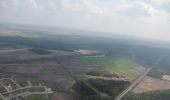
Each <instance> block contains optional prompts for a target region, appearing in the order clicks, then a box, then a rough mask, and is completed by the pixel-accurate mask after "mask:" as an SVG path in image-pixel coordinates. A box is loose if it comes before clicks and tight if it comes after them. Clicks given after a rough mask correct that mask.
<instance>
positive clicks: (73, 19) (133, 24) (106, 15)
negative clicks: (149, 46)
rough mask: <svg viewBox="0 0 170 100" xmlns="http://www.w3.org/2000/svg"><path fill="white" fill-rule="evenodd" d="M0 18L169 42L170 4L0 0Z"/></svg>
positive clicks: (160, 0) (169, 0)
mask: <svg viewBox="0 0 170 100" xmlns="http://www.w3.org/2000/svg"><path fill="white" fill-rule="evenodd" d="M0 14H1V16H0V21H8V22H16V23H26V24H40V25H50V26H63V27H73V28H78V29H88V30H96V31H104V32H113V33H116V32H117V33H123V34H126V35H135V36H142V37H153V38H159V37H161V38H167V39H168V38H170V36H169V34H170V29H169V28H168V27H169V26H170V0H41V2H40V0H0ZM167 36H169V37H167Z"/></svg>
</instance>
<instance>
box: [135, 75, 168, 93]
mask: <svg viewBox="0 0 170 100" xmlns="http://www.w3.org/2000/svg"><path fill="white" fill-rule="evenodd" d="M166 89H170V82H168V81H164V80H161V79H157V78H153V77H149V76H146V77H145V78H144V79H143V80H142V81H141V82H140V83H139V84H138V85H137V86H136V87H135V88H134V89H133V92H135V93H143V92H149V91H157V90H166Z"/></svg>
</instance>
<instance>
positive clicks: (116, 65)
mask: <svg viewBox="0 0 170 100" xmlns="http://www.w3.org/2000/svg"><path fill="white" fill-rule="evenodd" d="M83 59H84V60H86V61H87V62H89V63H90V64H93V65H95V66H97V67H99V68H101V69H102V70H104V71H108V72H117V73H120V74H122V75H123V76H126V77H128V78H129V79H130V80H133V79H135V78H137V77H138V76H139V75H140V74H141V73H143V72H144V71H145V68H143V69H144V70H143V71H142V72H140V73H139V72H137V71H136V70H138V68H141V65H139V64H137V63H135V62H133V61H131V60H128V59H126V58H122V57H106V56H105V57H84V58H83Z"/></svg>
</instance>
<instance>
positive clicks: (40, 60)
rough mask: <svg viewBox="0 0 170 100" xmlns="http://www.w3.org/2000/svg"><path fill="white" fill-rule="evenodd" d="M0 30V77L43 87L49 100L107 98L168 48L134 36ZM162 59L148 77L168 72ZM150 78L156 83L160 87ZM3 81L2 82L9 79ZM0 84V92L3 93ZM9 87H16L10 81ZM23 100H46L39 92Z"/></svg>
mask: <svg viewBox="0 0 170 100" xmlns="http://www.w3.org/2000/svg"><path fill="white" fill-rule="evenodd" d="M0 30H1V29H0ZM0 33H1V35H0V57H1V58H0V78H5V77H9V78H12V79H13V80H14V81H16V82H17V83H18V84H19V85H20V87H21V88H24V87H28V86H46V87H49V88H51V89H52V91H54V93H53V94H51V95H50V96H49V97H50V98H49V99H50V100H60V99H61V100H83V99H85V100H88V99H90V100H91V98H93V99H92V100H95V99H97V100H98V99H99V98H100V99H103V100H110V99H111V100H112V99H113V98H115V96H116V95H118V94H119V93H121V92H122V91H123V90H124V89H125V88H126V87H127V86H129V85H130V84H131V83H132V82H134V80H135V79H137V78H138V77H139V76H140V75H141V74H142V73H144V72H145V71H146V70H147V69H148V68H150V67H151V66H152V65H153V63H154V62H155V61H156V60H157V59H158V58H159V57H160V56H162V55H163V54H165V53H166V52H168V50H169V49H167V48H163V47H159V46H158V47H157V46H153V45H152V44H153V43H151V46H148V45H145V44H147V42H144V43H143V41H138V40H131V39H120V38H116V37H115V38H110V37H98V38H94V37H89V36H86V35H70V34H60V33H59V34H51V33H55V31H53V32H51V31H50V30H48V31H39V30H34V29H33V30H30V29H24V28H23V29H3V30H1V31H0ZM84 33H86V32H84ZM160 51H161V52H160ZM167 55H168V54H167ZM168 59H169V58H168V57H167V58H165V60H163V62H161V63H159V64H158V66H156V67H155V68H154V69H153V70H152V71H151V72H150V73H149V75H148V77H152V79H153V78H159V79H161V78H162V76H164V75H170V73H169V69H168V68H169V67H168V66H169V61H168ZM153 80H154V81H153V82H154V83H157V84H159V85H160V86H162V85H165V84H162V82H160V80H157V79H153ZM161 81H162V80H161ZM4 82H5V83H3V84H5V85H9V83H11V81H9V80H5V81H4ZM142 82H143V83H147V82H146V80H145V79H144V80H143V81H141V83H140V84H142ZM80 83H81V84H80ZM150 83H152V82H150ZM166 83H167V81H166ZM140 84H139V85H140ZM167 84H168V83H167ZM1 85H2V84H1ZM1 85H0V93H5V92H7V90H6V89H4V87H3V86H1ZM74 86H75V87H76V89H75V87H74ZM145 86H146V85H145ZM155 86H156V85H155ZM11 87H12V88H14V89H18V87H17V86H16V85H15V84H11ZM115 87H117V88H115ZM81 88H83V91H81ZM136 88H138V87H136ZM136 88H135V89H136ZM153 88H154V87H153ZM135 89H134V90H133V91H131V93H132V94H133V95H135V96H138V95H140V94H141V92H140V93H138V94H135V93H134V91H135ZM164 89H165V88H162V90H164ZM26 90H27V89H26ZM38 90H39V89H38ZM40 90H41V89H40ZM153 90H154V91H157V90H161V89H156V88H154V89H153ZM30 91H35V90H34V89H31V90H30ZM141 91H142V90H141ZM143 91H144V92H148V91H145V90H143ZM143 91H142V94H143ZM17 92H18V91H17ZM19 92H20V91H19ZM138 92H139V91H138ZM136 93H137V92H136ZM156 93H157V94H159V92H156ZM161 93H162V94H163V93H165V92H161ZM149 94H151V95H152V93H151V92H149ZM162 94H161V95H162ZM6 95H8V94H6ZM81 95H84V97H83V98H81ZM129 95H131V94H128V95H127V97H128V98H131V97H130V96H129ZM144 95H145V94H144ZM76 97H77V98H76ZM27 99H28V100H39V99H40V100H46V98H45V96H42V95H30V96H28V97H27ZM129 100H131V99H129ZM132 100H133V99H132ZM139 100H140V99H139Z"/></svg>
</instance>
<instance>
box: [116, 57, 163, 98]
mask: <svg viewBox="0 0 170 100" xmlns="http://www.w3.org/2000/svg"><path fill="white" fill-rule="evenodd" d="M164 57H165V55H163V56H161V57H159V58H158V60H157V61H156V62H155V63H154V64H153V65H152V67H151V68H149V69H147V71H146V72H144V73H143V74H142V75H141V76H140V77H139V78H138V79H137V80H135V81H134V82H133V83H132V84H131V85H130V86H129V87H128V88H126V89H125V90H124V91H123V92H122V93H120V94H119V95H118V96H117V97H116V98H115V99H114V100H121V99H122V98H123V97H124V96H125V95H126V94H127V93H128V92H129V91H131V90H132V89H133V88H134V87H135V86H136V85H137V84H138V83H139V82H141V81H142V80H143V78H144V77H145V76H146V75H147V74H148V73H149V72H150V71H151V70H152V69H153V68H154V67H155V66H156V65H157V64H158V63H159V62H160V61H161V60H162V59H163V58H164Z"/></svg>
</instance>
